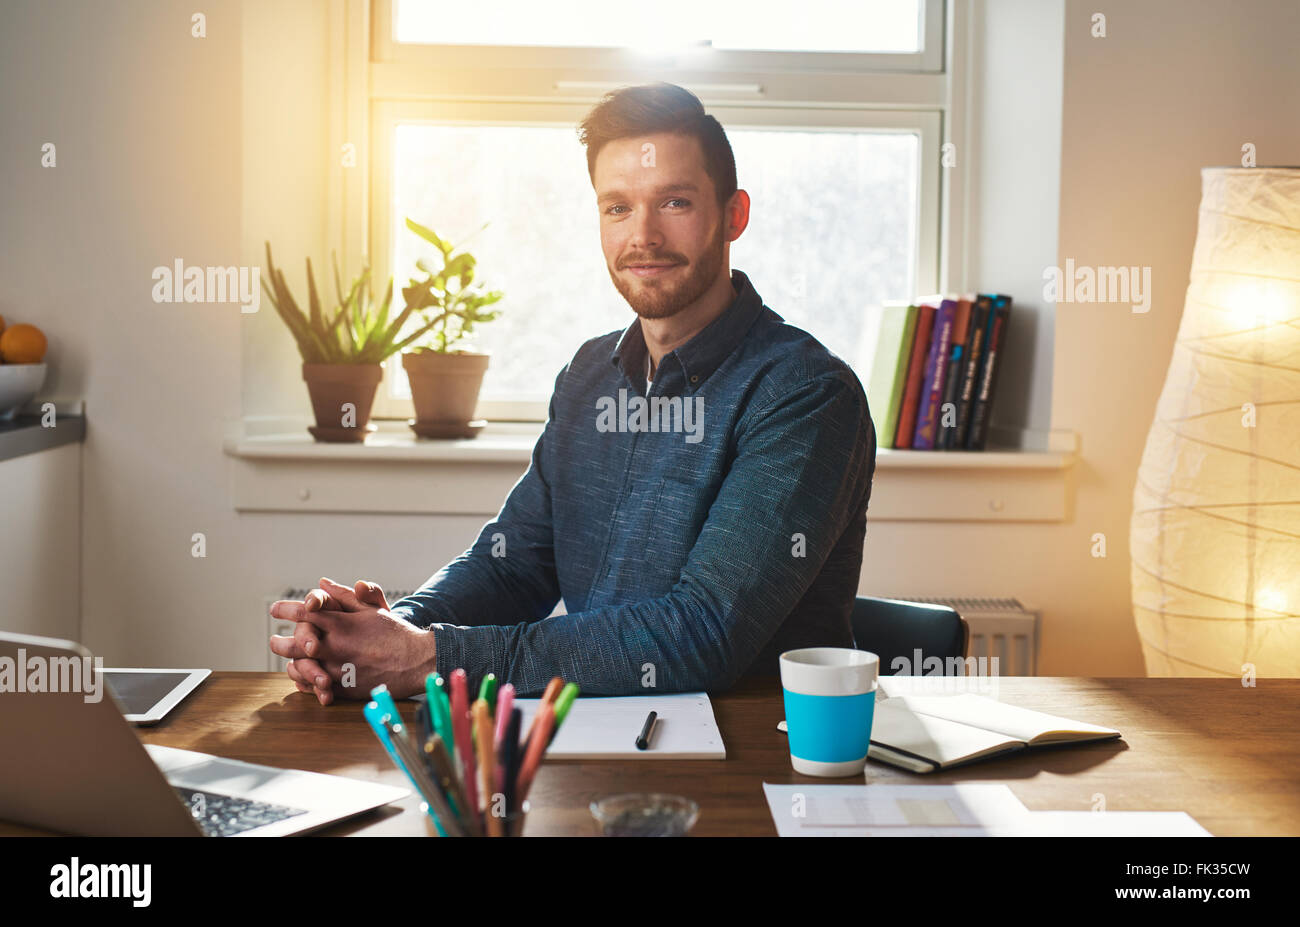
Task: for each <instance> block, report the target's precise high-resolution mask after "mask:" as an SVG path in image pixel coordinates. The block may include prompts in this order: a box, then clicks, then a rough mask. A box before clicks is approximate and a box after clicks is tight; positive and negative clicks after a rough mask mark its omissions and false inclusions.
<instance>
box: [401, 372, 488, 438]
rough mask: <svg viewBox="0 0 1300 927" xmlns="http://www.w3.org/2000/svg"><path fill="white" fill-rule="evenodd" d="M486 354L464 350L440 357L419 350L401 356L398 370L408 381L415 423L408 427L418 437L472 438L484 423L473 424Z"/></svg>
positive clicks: (474, 422) (475, 422) (476, 422)
mask: <svg viewBox="0 0 1300 927" xmlns="http://www.w3.org/2000/svg"><path fill="white" fill-rule="evenodd" d="M489 356H490V355H487V354H476V353H473V352H469V351H466V352H464V353H460V354H440V353H438V352H437V351H420V352H418V353H414V354H403V355H402V369H403V370H405V371H406V378H407V379H408V380H410V382H411V401H412V402H413V403H414V404H415V421H414V422H412V423H411V428H412V429H413V430H414V431H415V433H416V434H417V435H419V436H420V437H422V438H472V437H474V436H475V435H476V434H478V433H479V431H480V430H482V428H483V426H484V425H485V424H486V423H485V422H480V421H474V420H473V419H474V408H475V406H477V405H478V393H479V388H480V387H482V385H483V374H485V373H487V368H488V359H489Z"/></svg>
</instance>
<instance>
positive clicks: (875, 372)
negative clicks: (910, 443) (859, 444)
mask: <svg viewBox="0 0 1300 927" xmlns="http://www.w3.org/2000/svg"><path fill="white" fill-rule="evenodd" d="M916 315H917V310H916V306H908V305H901V304H900V305H885V306H882V307H881V312H880V329H879V333H878V335H877V338H876V351H875V359H874V360H873V361H872V364H871V379H870V381H869V385H868V387H867V402H868V403H869V405H870V407H871V417H872V419H873V420H874V422H875V425H876V443H877V447H893V446H894V437H895V435H896V434H897V432H898V413H899V410H900V409H901V408H902V406H903V388H904V386H906V381H907V364H908V361H909V360H910V359H911V356H912V339H913V338H914V337H915V335H916Z"/></svg>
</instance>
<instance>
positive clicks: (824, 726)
mask: <svg viewBox="0 0 1300 927" xmlns="http://www.w3.org/2000/svg"><path fill="white" fill-rule="evenodd" d="M782 691H783V692H784V693H785V725H786V728H787V732H788V734H789V737H790V753H791V755H792V756H797V757H798V758H799V759H801V760H813V761H814V762H818V763H845V762H849V761H851V760H860V759H862V758H863V757H864V756H866V755H867V748H868V747H869V746H870V745H871V717H872V713H873V711H874V709H875V707H876V693H875V692H863V693H862V694H861V695H803V694H801V693H798V692H791V691H790V690H789V689H782Z"/></svg>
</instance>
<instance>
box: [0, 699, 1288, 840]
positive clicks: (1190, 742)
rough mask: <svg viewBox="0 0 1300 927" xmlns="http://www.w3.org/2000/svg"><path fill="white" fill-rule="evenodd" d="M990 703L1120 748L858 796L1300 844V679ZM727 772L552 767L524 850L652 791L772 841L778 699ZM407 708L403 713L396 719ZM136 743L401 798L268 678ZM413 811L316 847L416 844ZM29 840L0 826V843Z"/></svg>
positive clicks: (391, 773) (747, 725) (1068, 751)
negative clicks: (354, 840) (967, 789)
mask: <svg viewBox="0 0 1300 927" xmlns="http://www.w3.org/2000/svg"><path fill="white" fill-rule="evenodd" d="M999 684H1000V692H999V698H1000V699H1001V700H1003V701H1005V702H1008V703H1010V704H1015V705H1023V706H1025V707H1027V708H1035V709H1038V710H1041V711H1046V712H1050V713H1052V714H1058V715H1064V716H1065V717H1068V718H1073V719H1075V720H1079V721H1089V722H1092V723H1095V724H1102V725H1106V726H1109V727H1114V728H1116V729H1117V730H1119V731H1121V732H1123V735H1124V736H1123V739H1122V740H1121V741H1110V742H1103V743H1095V744H1083V745H1079V746H1074V747H1068V748H1057V749H1045V750H1035V751H1026V752H1024V753H1021V754H1018V755H1015V756H1012V757H1007V758H1002V759H996V760H990V761H986V762H982V763H977V764H974V765H971V766H967V767H963V768H960V769H957V770H953V771H950V772H948V773H942V774H934V775H927V776H917V775H913V774H911V773H907V772H904V771H902V770H897V769H894V768H893V767H889V766H884V765H881V764H878V763H868V764H867V781H868V782H891V783H917V784H925V783H940V782H1004V783H1006V784H1007V785H1008V786H1010V788H1011V790H1012V791H1013V792H1014V793H1015V794H1016V795H1017V796H1018V797H1019V798H1020V800H1021V801H1022V802H1024V804H1025V806H1026V807H1028V808H1029V809H1030V810H1033V811H1047V810H1062V811H1066V810H1074V811H1086V810H1090V809H1091V808H1093V806H1094V804H1095V803H1096V802H1097V801H1098V799H1097V797H1096V796H1099V795H1100V796H1104V800H1105V807H1106V808H1107V809H1109V810H1112V811H1120V810H1127V811H1186V812H1187V813H1189V814H1190V815H1192V817H1194V818H1196V820H1197V821H1199V822H1200V824H1201V825H1202V826H1203V827H1205V828H1206V829H1207V830H1209V831H1210V832H1211V833H1213V834H1216V835H1218V836H1254V835H1300V777H1298V776H1297V775H1296V770H1297V769H1300V734H1297V731H1300V679H1261V680H1258V685H1257V686H1256V687H1254V688H1243V687H1242V685H1241V683H1240V682H1238V681H1237V680H1233V679H1145V678H1132V679H1129V678H1125V679H1076V678H1049V677H1034V678H1003V679H1001V680H999ZM713 706H714V712H715V714H716V715H717V719H718V726H719V727H720V728H721V730H722V736H723V740H724V741H725V742H726V747H727V759H726V760H687V761H683V760H665V761H658V762H656V761H654V760H616V761H606V762H593V761H578V760H554V761H551V762H547V763H545V764H544V765H543V767H542V769H541V771H540V772H539V774H538V777H537V779H536V781H535V782H534V785H533V789H532V794H531V796H530V802H531V804H532V807H533V811H532V813H531V814H530V815H529V816H528V821H527V824H526V827H525V834H528V835H585V834H595V833H596V826H595V821H594V820H593V819H592V817H591V814H590V812H589V811H588V810H587V806H588V804H589V803H590V802H591V801H593V800H594V799H597V798H600V797H602V796H605V795H609V794H614V793H618V792H637V791H661V792H674V793H677V794H681V795H685V796H687V797H689V798H692V799H694V800H695V801H697V802H699V804H700V808H701V814H700V819H699V822H698V823H697V824H696V826H695V830H694V831H693V833H694V834H696V835H699V836H727V835H738V836H775V834H776V830H775V828H774V826H773V824H772V817H771V814H770V813H769V812H768V808H767V802H766V800H765V799H764V796H763V788H762V784H763V783H764V782H774V783H791V782H808V783H823V784H824V783H841V784H844V783H859V782H861V781H862V779H860V778H854V779H814V778H810V777H807V776H803V775H800V774H798V773H796V772H794V770H793V769H791V768H790V759H789V752H788V748H787V745H786V739H785V735H784V734H781V733H780V732H778V731H777V730H776V724H777V722H778V721H780V720H781V718H782V717H783V716H784V711H783V709H782V704H781V693H780V689H779V688H776V686H775V684H774V681H773V682H763V681H750V682H746V683H743V684H741V685H740V686H738V687H737V688H736V689H734V690H732V691H730V692H727V693H724V694H721V695H715V696H713ZM413 709H414V705H413V704H412V703H410V702H404V703H402V711H403V713H404V714H407V715H413V713H414V712H413ZM140 734H141V737H142V739H143V740H144V741H145V742H146V743H155V744H165V745H167V746H171V747H181V748H184V749H189V750H199V751H202V752H205V753H214V754H218V755H221V756H227V757H232V758H234V759H239V760H245V761H248V762H253V763H265V764H268V765H274V766H286V767H296V768H299V769H308V770H313V771H316V772H324V773H335V774H338V775H344V776H352V777H355V778H358V779H372V780H379V781H383V782H387V783H390V784H393V785H407V784H408V783H407V782H406V780H405V778H404V776H403V775H402V774H401V773H400V772H399V771H398V770H397V769H395V768H394V767H393V765H392V764H391V763H390V762H389V760H388V757H387V755H386V754H385V753H384V750H383V748H382V747H381V746H380V744H379V742H378V741H377V740H376V739H375V736H374V734H372V733H371V731H370V728H369V727H368V726H367V725H366V723H365V721H364V720H363V719H362V717H361V705H360V703H359V702H345V703H336V704H334V705H331V706H329V707H322V706H320V705H319V704H318V703H317V702H316V700H315V698H313V697H312V696H309V695H304V694H302V693H300V692H297V691H296V690H294V689H292V687H291V685H290V684H289V683H288V680H287V679H286V678H285V677H284V676H283V675H281V674H276V673H214V674H213V675H212V676H211V677H210V678H209V679H208V681H207V682H205V683H204V684H203V685H202V686H201V687H200V688H199V690H198V691H197V692H196V693H195V694H194V695H193V696H191V697H190V698H189V699H188V700H187V701H186V702H184V703H183V704H182V705H181V706H180V708H179V709H178V710H176V711H175V712H173V714H172V715H171V717H169V718H168V719H167V720H166V721H164V722H163V723H161V724H159V725H157V726H156V727H152V728H142V729H140ZM416 805H417V800H416V799H415V798H414V796H412V797H411V798H408V799H406V800H404V801H403V802H399V803H395V804H393V805H389V806H386V807H385V808H382V809H380V810H379V811H377V812H374V813H371V814H369V815H367V816H364V817H361V818H356V819H354V820H352V821H349V822H344V823H342V824H339V825H336V826H334V827H331V828H329V829H327V830H324V831H321V832H320V833H322V834H327V835H344V834H365V835H366V836H382V835H423V834H424V825H423V822H422V819H421V816H420V814H419V812H418V810H416ZM17 833H32V831H30V830H27V829H25V828H17V827H14V826H12V825H3V824H0V834H17Z"/></svg>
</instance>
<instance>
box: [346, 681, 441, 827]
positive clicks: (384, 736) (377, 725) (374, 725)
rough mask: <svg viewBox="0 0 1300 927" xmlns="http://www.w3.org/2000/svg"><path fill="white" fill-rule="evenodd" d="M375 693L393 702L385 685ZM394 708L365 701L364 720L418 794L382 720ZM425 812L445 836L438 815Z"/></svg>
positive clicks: (374, 692) (387, 717)
mask: <svg viewBox="0 0 1300 927" xmlns="http://www.w3.org/2000/svg"><path fill="white" fill-rule="evenodd" d="M380 689H383V691H382V692H380ZM376 693H378V694H380V695H383V696H385V697H386V698H387V700H388V704H389V705H392V704H393V697H392V696H391V695H389V694H388V688H387V687H386V686H376V687H375V689H374V691H373V692H371V695H374V694H376ZM396 710H397V709H396V706H394V707H393V710H392V711H389V710H388V709H386V708H384V707H383V706H382V705H381V704H380V703H379V702H378V701H373V702H367V703H366V707H365V709H364V714H365V716H366V721H368V722H369V723H370V727H371V729H372V730H373V731H374V732H375V736H376V737H378V738H379V742H380V743H382V744H383V745H384V749H385V750H387V751H388V758H389V759H390V760H392V761H393V765H394V766H396V767H397V768H398V769H400V770H401V771H402V772H404V773H406V778H408V779H410V780H411V785H413V786H414V787H415V794H417V795H420V794H422V793H421V791H420V784H419V783H418V782H416V781H415V776H414V775H413V774H412V773H411V771H410V770H409V769H407V768H406V764H405V763H403V762H402V759H401V757H399V756H398V755H397V748H396V747H394V746H393V740H392V738H391V737H390V736H389V734H388V728H387V727H385V724H384V722H386V721H390V720H392V718H393V712H395V711H396ZM397 717H398V719H399V721H398V723H401V722H400V718H401V715H398V716H397ZM427 813H428V815H429V817H431V818H433V823H434V826H436V827H437V828H438V835H439V836H441V837H445V836H447V832H446V831H444V830H443V829H442V822H441V821H439V820H438V816H437V815H436V814H434V813H433V809H432V808H429V810H428V812H427Z"/></svg>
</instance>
